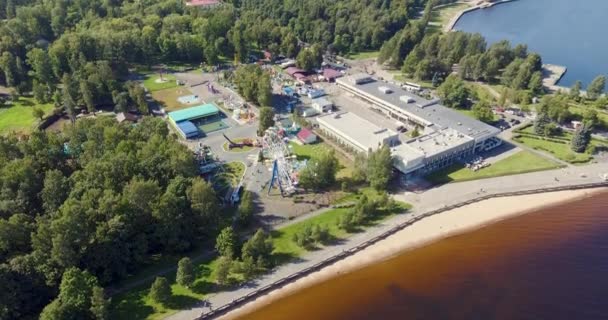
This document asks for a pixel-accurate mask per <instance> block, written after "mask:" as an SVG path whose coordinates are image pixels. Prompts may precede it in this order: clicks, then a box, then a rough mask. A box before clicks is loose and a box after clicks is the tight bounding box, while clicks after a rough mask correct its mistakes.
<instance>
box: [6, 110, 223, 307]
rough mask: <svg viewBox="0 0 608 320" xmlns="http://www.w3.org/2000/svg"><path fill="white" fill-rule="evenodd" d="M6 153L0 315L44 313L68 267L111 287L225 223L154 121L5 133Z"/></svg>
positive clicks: (190, 163) (182, 154) (188, 158)
mask: <svg viewBox="0 0 608 320" xmlns="http://www.w3.org/2000/svg"><path fill="white" fill-rule="evenodd" d="M0 159H1V160H0V188H1V189H0V259H1V260H0V261H2V264H0V318H1V319H22V318H27V317H28V316H32V315H33V314H36V312H39V311H40V309H41V308H42V307H44V306H45V305H46V304H47V303H48V302H49V301H50V300H51V299H52V298H53V297H54V296H55V295H56V294H57V288H58V285H59V282H60V281H61V277H62V274H63V273H64V271H66V270H69V269H73V268H78V269H80V270H86V272H88V273H90V274H91V275H92V276H94V277H96V278H97V281H99V283H100V284H101V285H107V284H109V283H112V282H113V281H116V280H118V279H121V278H124V277H125V276H127V275H128V274H131V273H132V272H135V271H137V269H138V268H139V267H141V266H142V265H143V264H145V263H146V262H147V260H148V259H149V258H150V257H151V255H153V254H158V253H170V252H186V251H188V250H191V249H192V248H193V246H194V244H195V243H200V242H205V241H207V240H210V239H211V240H212V239H214V238H215V235H216V233H217V232H218V230H219V229H220V228H221V226H222V222H221V220H222V218H221V216H220V210H219V206H218V201H217V197H216V195H215V192H214V190H213V188H212V187H211V185H209V184H208V183H207V182H205V181H204V180H202V179H201V178H199V177H198V175H197V173H198V170H197V169H198V168H197V167H196V162H195V161H194V158H193V156H192V153H191V152H190V151H189V150H188V149H187V148H186V147H185V146H182V145H181V144H179V143H175V141H174V138H173V137H171V136H170V135H168V129H167V126H166V124H165V123H164V122H163V121H162V120H160V119H158V118H145V119H144V120H143V122H142V123H140V124H139V125H138V126H136V127H132V126H127V125H119V124H116V121H115V120H114V119H113V118H106V119H98V120H89V119H85V120H79V121H78V122H76V124H75V125H74V126H71V127H69V128H68V129H67V130H66V131H64V132H62V133H45V132H43V131H40V132H35V133H33V134H32V135H31V136H30V138H29V139H27V140H21V141H18V140H17V139H16V137H14V136H8V137H1V138H0Z"/></svg>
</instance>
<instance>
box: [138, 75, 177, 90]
mask: <svg viewBox="0 0 608 320" xmlns="http://www.w3.org/2000/svg"><path fill="white" fill-rule="evenodd" d="M158 79H160V77H159V75H158V73H150V74H146V75H145V80H144V86H145V87H146V88H147V89H148V91H150V92H154V91H158V90H163V89H169V88H174V87H177V84H176V83H175V76H174V75H172V74H166V73H165V74H163V79H164V80H165V81H164V82H156V80H158Z"/></svg>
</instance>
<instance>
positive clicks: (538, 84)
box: [528, 71, 543, 95]
mask: <svg viewBox="0 0 608 320" xmlns="http://www.w3.org/2000/svg"><path fill="white" fill-rule="evenodd" d="M528 89H530V91H532V93H533V94H535V95H539V94H542V93H543V75H542V73H541V72H540V71H536V72H534V73H533V74H532V77H530V82H528Z"/></svg>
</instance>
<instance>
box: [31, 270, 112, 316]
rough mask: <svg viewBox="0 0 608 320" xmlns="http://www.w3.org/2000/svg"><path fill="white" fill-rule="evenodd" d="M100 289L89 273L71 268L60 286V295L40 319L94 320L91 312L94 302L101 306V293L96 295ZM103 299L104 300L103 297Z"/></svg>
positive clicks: (47, 307)
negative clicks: (91, 319)
mask: <svg viewBox="0 0 608 320" xmlns="http://www.w3.org/2000/svg"><path fill="white" fill-rule="evenodd" d="M95 288H98V289H95ZM100 289H101V288H99V286H98V284H97V279H95V277H94V276H93V275H91V274H90V273H89V272H88V271H81V270H80V269H77V268H70V269H68V270H66V271H65V273H64V274H63V277H62V279H61V284H60V285H59V295H58V296H57V298H55V300H53V301H52V302H51V303H50V304H49V305H47V306H46V307H45V308H44V310H42V313H41V314H40V319H42V320H56V319H90V318H94V314H93V313H92V312H91V308H92V307H93V303H92V302H93V301H94V302H95V306H98V305H99V303H100V301H99V296H98V295H99V293H97V294H96V295H94V293H95V292H98V291H99V290H100ZM101 290H103V289H101ZM101 299H103V296H102V298H101Z"/></svg>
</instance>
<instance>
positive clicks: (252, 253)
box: [241, 229, 274, 268]
mask: <svg viewBox="0 0 608 320" xmlns="http://www.w3.org/2000/svg"><path fill="white" fill-rule="evenodd" d="M272 250H274V246H273V244H272V238H271V237H270V235H269V234H266V232H264V231H263V230H262V229H258V231H257V232H256V233H255V234H254V235H253V237H251V238H249V240H247V241H246V242H245V243H244V244H243V249H242V254H241V256H242V260H243V261H245V260H246V259H247V258H251V259H252V260H253V261H259V262H261V265H260V263H258V267H259V268H265V267H267V266H269V265H270V262H271V261H270V257H271V254H272Z"/></svg>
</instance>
